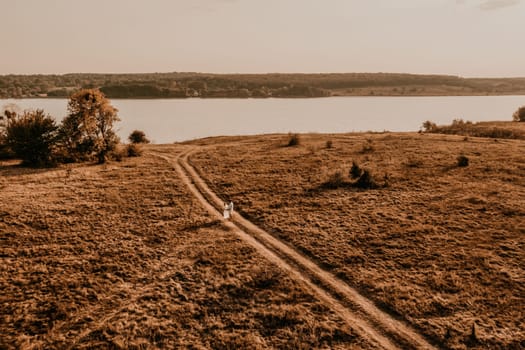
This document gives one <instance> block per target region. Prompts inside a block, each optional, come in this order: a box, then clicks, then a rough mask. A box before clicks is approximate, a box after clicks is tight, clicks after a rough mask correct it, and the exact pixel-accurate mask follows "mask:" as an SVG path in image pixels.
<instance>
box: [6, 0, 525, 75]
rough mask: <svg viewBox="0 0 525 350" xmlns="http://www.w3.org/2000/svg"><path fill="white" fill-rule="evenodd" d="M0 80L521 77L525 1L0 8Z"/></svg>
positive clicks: (57, 2) (200, 1)
mask: <svg viewBox="0 0 525 350" xmlns="http://www.w3.org/2000/svg"><path fill="white" fill-rule="evenodd" d="M0 13H1V14H2V16H1V20H0V45H1V48H0V74H20V73H22V74H31V73H70V72H101V73H111V72H115V73H123V72H172V71H179V72H181V71H194V72H216V73H234V72H240V73H250V72H253V73H264V72H407V73H437V74H452V75H461V76H493V77H494V76H497V77H505V76H520V77H525V45H524V42H525V26H524V19H525V0H523V1H521V0H149V1H146V0H89V1H87V0H82V1H81V0H0Z"/></svg>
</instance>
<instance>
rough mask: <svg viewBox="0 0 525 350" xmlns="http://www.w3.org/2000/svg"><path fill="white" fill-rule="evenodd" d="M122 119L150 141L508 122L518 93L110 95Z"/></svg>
mask: <svg viewBox="0 0 525 350" xmlns="http://www.w3.org/2000/svg"><path fill="white" fill-rule="evenodd" d="M10 103H14V104H16V105H18V106H19V107H20V108H21V109H29V108H32V109H36V108H41V109H44V110H45V111H46V112H47V113H49V114H51V115H52V116H54V117H55V118H56V119H57V120H61V119H62V118H63V117H64V116H65V115H66V113H67V100H66V99H20V100H18V99H9V100H2V99H0V107H1V106H5V105H7V104H10ZM111 103H112V104H113V105H114V106H115V107H116V108H118V110H119V116H120V118H121V121H120V122H119V123H118V124H117V126H116V129H117V130H118V135H119V136H120V137H121V138H122V139H123V140H126V139H127V136H128V135H129V134H130V132H131V131H133V130H135V129H138V130H142V131H144V132H145V133H146V135H147V137H148V138H150V139H151V140H152V141H153V142H155V143H171V142H175V141H185V140H190V139H195V138H201V137H207V136H219V135H254V134H266V133H287V132H300V133H303V132H319V133H341V132H352V131H385V130H387V131H417V130H419V129H420V127H421V125H422V123H423V122H424V121H426V120H431V121H433V122H435V123H437V124H448V123H450V122H451V121H452V120H453V119H456V118H462V119H464V120H465V121H466V120H470V121H493V120H499V121H500V120H509V121H510V120H512V113H513V112H514V111H515V110H516V109H518V107H520V106H522V105H525V96H439V97H327V98H311V99H307V98H298V99H277V98H271V99H198V98H192V99H160V100H157V99H154V100H128V99H126V100H119V99H114V100H111Z"/></svg>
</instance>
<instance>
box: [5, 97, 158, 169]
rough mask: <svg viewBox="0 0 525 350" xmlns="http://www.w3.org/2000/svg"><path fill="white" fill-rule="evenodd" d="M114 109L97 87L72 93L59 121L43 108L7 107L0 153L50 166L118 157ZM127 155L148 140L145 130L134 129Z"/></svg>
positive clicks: (138, 151)
mask: <svg viewBox="0 0 525 350" xmlns="http://www.w3.org/2000/svg"><path fill="white" fill-rule="evenodd" d="M117 121H119V118H118V116H117V109H116V108H114V107H113V106H112V105H111V104H110V102H109V100H108V99H107V98H106V97H105V96H104V95H103V94H102V93H101V92H100V91H98V90H93V89H85V90H80V91H78V92H76V93H74V94H73V95H71V97H70V99H69V102H68V115H67V116H66V117H65V118H64V120H63V121H62V123H61V124H60V125H57V124H56V122H55V120H54V119H53V118H52V117H51V116H50V115H48V114H45V113H44V111H43V110H41V109H37V110H34V111H32V110H28V111H24V112H22V113H19V112H16V111H14V110H11V109H6V110H5V111H4V112H3V115H2V116H1V117H0V157H7V156H9V155H11V154H12V155H13V156H14V157H17V158H20V159H21V160H22V161H23V164H25V165H29V166H50V165H54V164H56V163H57V162H77V161H85V160H97V161H98V163H104V162H106V160H107V159H108V158H109V157H113V158H118V157H119V154H118V152H117V145H118V143H119V139H118V137H117V135H116V134H115V132H114V131H113V125H114V123H115V122H117ZM129 138H130V140H132V141H136V142H134V143H132V144H131V145H129V147H128V148H127V149H126V155H128V156H139V155H140V154H141V149H140V147H138V146H137V145H136V143H147V142H149V140H148V139H147V138H146V135H145V134H144V132H142V131H139V130H135V131H134V132H133V133H132V134H131V135H130V136H129Z"/></svg>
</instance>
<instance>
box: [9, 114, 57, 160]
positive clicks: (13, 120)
mask: <svg viewBox="0 0 525 350" xmlns="http://www.w3.org/2000/svg"><path fill="white" fill-rule="evenodd" d="M57 134H58V126H57V125H56V123H55V120H54V119H53V118H51V116H49V115H46V114H45V113H44V111H43V110H41V109H37V110H36V111H25V112H24V113H23V114H22V115H18V114H16V113H15V114H12V115H11V116H10V118H9V120H8V121H7V123H6V126H5V136H4V137H5V144H6V145H7V147H9V149H10V150H11V151H12V152H13V153H14V154H15V156H16V157H18V158H20V159H22V161H23V163H24V164H26V165H30V166H48V165H52V164H53V163H54V162H55V159H54V156H53V152H54V150H55V149H56V143H57Z"/></svg>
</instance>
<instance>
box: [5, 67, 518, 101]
mask: <svg viewBox="0 0 525 350" xmlns="http://www.w3.org/2000/svg"><path fill="white" fill-rule="evenodd" d="M83 88H96V89H100V90H101V91H102V92H103V93H104V94H105V95H106V96H107V97H109V98H112V99H182V98H318V97H336V96H360V97H364V96H396V97H397V96H408V97H416V96H520V95H525V78H463V77H458V76H449V75H417V74H397V73H331V74H211V73H144V74H89V73H82V74H64V75H0V98H1V99H7V98H15V99H16V98H67V97H69V95H70V94H71V93H72V92H74V91H77V90H79V89H83Z"/></svg>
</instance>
